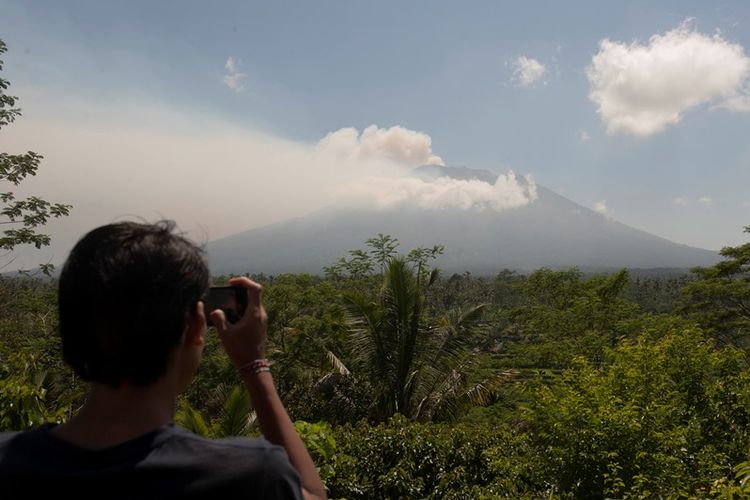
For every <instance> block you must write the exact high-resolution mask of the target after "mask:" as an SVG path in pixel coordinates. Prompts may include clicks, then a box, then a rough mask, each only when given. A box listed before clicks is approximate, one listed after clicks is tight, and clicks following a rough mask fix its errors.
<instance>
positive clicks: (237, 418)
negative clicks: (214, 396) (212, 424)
mask: <svg viewBox="0 0 750 500" xmlns="http://www.w3.org/2000/svg"><path fill="white" fill-rule="evenodd" d="M251 408H252V407H251V404H250V395H249V394H248V392H247V391H246V390H245V388H244V387H241V386H235V387H234V388H233V389H232V391H231V392H230V393H229V397H228V398H227V400H226V402H225V403H224V407H223V408H222V409H221V413H220V415H219V421H218V429H217V433H218V437H227V436H246V435H248V433H249V431H250V428H251V426H252V423H253V418H252V417H251Z"/></svg>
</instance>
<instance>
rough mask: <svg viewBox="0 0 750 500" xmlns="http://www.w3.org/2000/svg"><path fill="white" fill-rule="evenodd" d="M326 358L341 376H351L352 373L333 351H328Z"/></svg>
mask: <svg viewBox="0 0 750 500" xmlns="http://www.w3.org/2000/svg"><path fill="white" fill-rule="evenodd" d="M326 358H327V359H328V362H329V363H331V365H332V366H333V369H334V370H336V371H337V372H338V373H339V375H344V376H347V375H351V373H352V372H351V371H349V368H347V367H346V365H345V364H344V363H343V362H342V361H341V360H340V359H339V358H338V357H337V356H336V355H335V354H334V353H332V352H331V351H326Z"/></svg>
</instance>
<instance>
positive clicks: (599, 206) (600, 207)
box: [594, 200, 610, 215]
mask: <svg viewBox="0 0 750 500" xmlns="http://www.w3.org/2000/svg"><path fill="white" fill-rule="evenodd" d="M594 212H596V213H599V214H602V215H609V214H610V212H609V209H608V208H607V201H606V200H602V201H597V202H596V203H594Z"/></svg>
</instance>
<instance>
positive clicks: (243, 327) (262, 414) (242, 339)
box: [210, 278, 326, 499]
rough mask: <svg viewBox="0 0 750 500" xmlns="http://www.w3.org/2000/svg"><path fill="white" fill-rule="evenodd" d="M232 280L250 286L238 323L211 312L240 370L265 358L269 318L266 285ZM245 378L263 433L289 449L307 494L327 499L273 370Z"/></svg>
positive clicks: (229, 353)
mask: <svg viewBox="0 0 750 500" xmlns="http://www.w3.org/2000/svg"><path fill="white" fill-rule="evenodd" d="M229 282H230V283H231V284H232V285H241V286H243V287H245V288H246V289H247V293H248V303H247V309H246V310H245V314H244V315H243V317H242V318H241V319H240V320H239V321H238V322H237V323H235V324H234V325H230V324H228V323H227V322H226V319H225V318H224V313H223V312H222V311H221V310H216V311H212V312H211V313H210V314H211V319H212V320H213V322H214V324H215V325H216V329H217V330H218V332H219V336H220V338H221V341H222V344H223V345H224V350H225V351H226V352H227V355H229V359H230V360H231V361H232V364H234V366H235V368H237V369H239V368H241V367H243V366H248V365H249V363H251V362H253V361H256V360H262V359H265V356H266V337H267V334H266V319H267V318H266V311H265V310H264V309H263V304H262V303H261V293H262V290H263V288H262V287H261V286H260V285H259V284H258V283H256V282H254V281H252V280H250V279H249V278H233V279H231V280H229ZM242 379H243V381H244V382H245V385H246V386H247V388H248V390H249V391H250V396H251V398H252V401H253V406H254V407H255V412H256V413H257V415H258V421H259V422H260V428H261V431H262V432H263V435H264V436H265V438H266V439H268V441H270V442H271V443H273V444H277V445H279V446H281V447H283V448H284V449H285V450H286V453H287V455H288V456H289V461H290V462H291V464H292V466H293V467H294V468H295V469H296V470H297V473H298V474H299V475H300V479H301V481H302V493H303V494H304V496H305V497H306V498H310V499H325V498H326V492H325V488H324V487H323V483H322V482H321V481H320V476H319V475H318V471H317V469H316V468H315V464H314V463H313V461H312V458H310V454H309V453H308V452H307V449H306V448H305V445H304V443H303V442H302V439H301V438H300V437H299V434H297V430H296V429H295V428H294V424H293V423H292V420H291V419H290V418H289V415H287V413H286V409H285V408H284V405H283V403H282V402H281V399H280V398H279V394H278V393H277V392H276V387H275V386H274V384H273V378H272V376H271V372H270V371H261V372H259V373H252V372H251V371H245V373H243V374H242Z"/></svg>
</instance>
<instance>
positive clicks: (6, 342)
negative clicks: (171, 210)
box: [0, 235, 750, 499]
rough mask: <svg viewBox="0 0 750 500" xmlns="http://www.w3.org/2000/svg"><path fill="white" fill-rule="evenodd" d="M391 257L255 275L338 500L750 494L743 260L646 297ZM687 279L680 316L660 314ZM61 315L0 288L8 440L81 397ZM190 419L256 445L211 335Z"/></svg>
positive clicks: (39, 294) (41, 295) (30, 290)
mask: <svg viewBox="0 0 750 500" xmlns="http://www.w3.org/2000/svg"><path fill="white" fill-rule="evenodd" d="M396 244H397V242H396V240H395V239H393V238H391V237H389V236H387V235H379V236H378V237H377V238H373V239H371V240H370V241H368V246H370V247H371V250H368V251H364V250H363V251H359V252H355V253H354V254H351V255H352V258H353V259H355V260H356V259H359V260H360V261H361V262H360V263H361V264H362V265H363V266H364V267H362V269H365V270H366V272H365V271H364V270H363V271H362V272H358V271H356V268H354V267H352V269H351V270H349V271H346V272H345V273H344V274H345V275H343V276H333V277H331V278H329V279H323V278H320V277H315V276H310V275H302V274H300V275H280V276H263V275H259V276H256V277H255V278H256V279H257V280H260V281H261V282H262V283H263V284H264V290H265V293H264V301H265V304H266V308H267V311H268V315H269V344H268V355H269V357H270V358H271V359H272V360H273V361H274V362H275V365H274V367H273V372H274V379H275V381H276V384H277V387H278V389H279V392H280V393H281V394H282V397H283V399H284V402H285V404H286V406H287V409H288V411H289V413H290V415H292V417H293V418H294V419H296V420H298V422H297V423H296V427H297V429H298V431H299V432H300V434H301V435H302V438H303V440H304V441H305V443H306V446H307V447H308V449H309V450H310V452H311V455H312V456H313V459H314V460H315V463H316V465H317V467H318V469H319V471H320V474H321V476H322V477H323V479H324V481H325V484H326V487H327V488H328V490H329V493H330V495H331V496H332V497H345V498H352V499H353V498H542V497H543V498H633V497H638V498H660V497H661V498H663V497H669V498H676V497H680V498H682V497H697V498H707V497H716V498H733V499H734V498H747V497H748V495H749V494H750V493H749V490H748V488H750V479H748V478H750V467H749V466H748V465H747V464H748V458H749V456H748V452H749V450H750V440H749V439H750V436H749V435H748V430H750V370H749V369H748V366H747V363H746V358H745V353H744V352H743V350H741V349H737V348H734V347H726V345H727V342H722V340H723V338H724V337H723V336H726V335H728V334H733V335H734V334H736V333H737V332H741V331H743V330H742V329H743V328H745V327H746V325H747V318H744V317H743V311H742V307H741V303H742V300H744V297H745V295H744V294H745V293H746V291H747V290H746V288H745V287H746V286H747V272H748V269H747V263H746V260H744V259H745V254H744V253H743V252H744V250H743V248H744V247H738V248H739V249H732V250H729V251H727V252H726V256H727V260H726V261H725V263H723V264H721V265H719V266H715V267H714V268H708V270H707V271H699V272H698V275H699V276H698V278H697V279H696V280H683V278H675V279H672V278H663V279H662V278H658V279H655V278H654V279H652V278H648V280H646V279H641V278H640V277H636V278H635V279H636V280H639V279H641V281H640V282H639V284H638V285H637V287H635V288H634V287H633V286H632V283H631V282H630V277H629V275H628V273H627V272H626V271H621V272H619V273H614V274H611V275H591V276H586V275H584V274H582V273H581V272H580V271H578V270H576V269H571V270H563V271H552V270H548V269H541V270H539V271H536V272H534V273H531V274H530V275H528V276H523V275H519V274H516V273H514V272H511V271H507V270H506V271H503V272H501V273H499V274H498V275H497V276H496V277H494V278H481V277H475V276H472V275H470V274H469V273H464V274H456V275H453V276H450V277H448V278H443V277H441V276H439V275H437V274H436V273H434V272H433V273H430V272H428V271H429V270H428V269H426V268H425V269H422V270H421V271H420V270H419V266H420V264H419V259H416V257H415V259H414V260H412V261H407V259H406V258H405V257H400V258H396V259H393V258H392V257H393V255H394V254H395V252H396V246H395V245H396ZM433 250H434V252H433ZM438 250H439V248H435V249H422V250H421V251H420V255H422V256H425V255H427V256H428V257H430V256H437V254H438ZM415 255H416V254H415ZM386 256H388V257H390V258H391V260H388V259H386ZM379 259H385V260H383V261H381V260H379ZM381 262H382V263H383V268H382V273H381V274H377V271H378V270H380V263H381ZM425 262H426V261H425ZM352 270H354V272H353V273H352V272H351V271H352ZM358 273H359V274H358ZM373 273H375V274H373ZM701 273H703V274H701ZM360 275H361V276H360ZM353 276H357V277H356V278H355V277H353ZM225 278H226V277H221V278H220V279H225ZM681 280H683V281H681ZM681 284H684V285H685V287H686V289H685V297H686V301H685V309H684V310H683V311H684V312H685V313H686V314H680V315H676V314H654V313H653V311H663V310H665V308H666V306H667V304H668V303H671V302H670V301H672V300H674V297H675V296H676V287H677V286H678V285H681ZM665 287H666V290H665ZM636 302H637V303H636ZM55 304H56V292H55V288H54V284H50V283H47V282H43V281H38V280H30V279H12V280H11V279H3V280H0V425H2V429H1V430H16V429H23V428H28V427H30V426H34V425H38V424H39V423H41V422H44V421H50V420H52V421H60V420H65V419H66V418H68V416H69V415H70V413H71V411H72V409H73V408H76V407H77V406H78V404H80V401H81V400H82V394H83V389H82V386H81V385H80V383H79V382H78V381H77V380H76V379H75V377H73V376H72V374H71V372H70V370H68V369H67V368H66V367H65V366H64V365H63V364H62V362H61V357H60V345H59V340H58V339H57V336H56V332H57V321H56V315H57V314H56V305H55ZM649 304H651V305H649ZM639 305H641V306H643V307H639ZM737 338H738V337H734V339H735V340H736V339H737ZM717 339H718V341H717ZM176 418H177V422H178V423H179V424H180V425H182V426H184V427H186V428H188V429H190V430H192V431H193V432H196V433H198V434H201V435H204V436H207V437H221V436H228V435H254V434H257V433H258V427H257V422H256V421H255V420H254V414H253V412H252V410H251V407H250V401H249V398H248V395H247V392H246V391H245V390H244V389H242V388H240V387H238V386H237V375H236V372H235V370H234V368H233V367H232V366H231V363H229V361H228V360H227V358H226V355H225V354H224V352H223V350H222V348H221V345H220V341H219V339H218V337H217V336H216V335H215V334H214V333H213V332H209V333H208V335H207V342H206V346H205V349H204V353H203V361H202V363H201V365H200V367H199V372H198V375H197V377H196V378H195V380H194V381H193V383H192V384H191V386H190V387H189V388H188V391H187V393H186V394H185V397H184V398H183V399H182V400H181V402H180V407H179V411H178V412H177V415H176ZM309 422H317V423H309Z"/></svg>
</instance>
